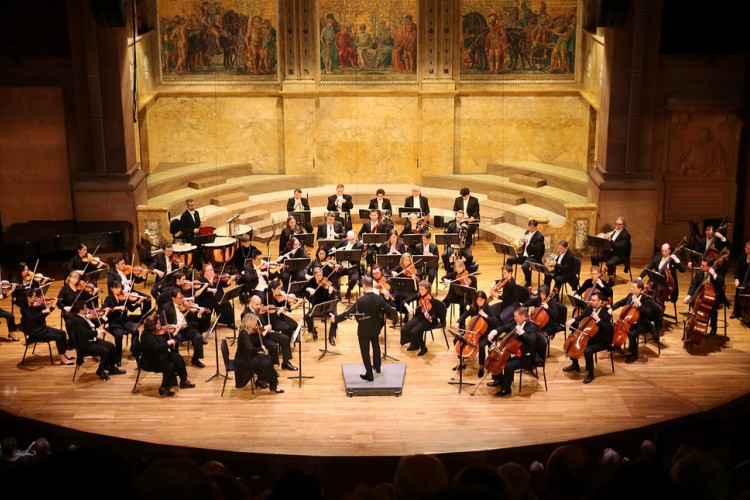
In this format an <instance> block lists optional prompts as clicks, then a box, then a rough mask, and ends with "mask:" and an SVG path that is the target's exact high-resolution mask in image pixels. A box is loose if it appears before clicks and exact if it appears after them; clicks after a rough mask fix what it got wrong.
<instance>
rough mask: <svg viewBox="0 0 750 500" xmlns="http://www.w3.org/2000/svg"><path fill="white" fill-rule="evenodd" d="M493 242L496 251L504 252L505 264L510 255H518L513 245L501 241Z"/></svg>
mask: <svg viewBox="0 0 750 500" xmlns="http://www.w3.org/2000/svg"><path fill="white" fill-rule="evenodd" d="M492 244H493V245H494V247H495V252H497V253H501V254H503V265H505V259H507V258H508V257H518V253H517V252H516V249H515V247H514V246H513V245H508V244H507V243H502V242H500V241H493V242H492Z"/></svg>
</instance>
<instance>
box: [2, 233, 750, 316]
mask: <svg viewBox="0 0 750 500" xmlns="http://www.w3.org/2000/svg"><path fill="white" fill-rule="evenodd" d="M748 285H750V241H746V242H745V253H744V254H742V255H741V256H740V259H739V260H738V261H737V267H735V268H734V286H735V287H736V288H737V290H736V292H735V295H734V309H733V310H732V315H731V316H730V319H735V318H741V317H742V305H743V304H742V300H743V298H742V297H741V295H748V294H750V290H748V289H747V287H748ZM8 324H9V325H10V322H9V323H8Z"/></svg>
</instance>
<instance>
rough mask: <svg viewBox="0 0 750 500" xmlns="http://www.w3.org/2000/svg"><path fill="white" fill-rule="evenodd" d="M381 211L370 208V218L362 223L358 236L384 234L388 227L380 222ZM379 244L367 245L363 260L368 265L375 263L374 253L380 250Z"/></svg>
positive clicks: (360, 237)
mask: <svg viewBox="0 0 750 500" xmlns="http://www.w3.org/2000/svg"><path fill="white" fill-rule="evenodd" d="M381 214H382V212H380V211H378V210H370V220H368V221H366V222H365V223H364V224H362V228H361V229H360V230H359V234H358V238H359V239H360V240H362V239H363V237H362V235H364V234H376V233H380V234H385V233H386V232H387V231H388V227H387V226H386V225H385V224H381V223H380V219H381ZM380 246H381V245H380V244H377V243H375V244H372V245H368V246H367V254H366V255H365V261H366V262H367V264H368V265H370V266H371V265H373V264H374V263H375V254H377V253H378V251H379V250H380Z"/></svg>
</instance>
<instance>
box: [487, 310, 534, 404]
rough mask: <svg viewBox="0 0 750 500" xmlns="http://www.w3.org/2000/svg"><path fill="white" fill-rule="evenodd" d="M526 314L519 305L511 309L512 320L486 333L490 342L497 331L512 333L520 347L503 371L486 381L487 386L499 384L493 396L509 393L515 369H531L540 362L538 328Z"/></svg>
mask: <svg viewBox="0 0 750 500" xmlns="http://www.w3.org/2000/svg"><path fill="white" fill-rule="evenodd" d="M528 315H529V313H528V311H527V310H526V308H525V307H519V308H518V309H516V310H515V311H513V320H514V322H512V323H508V324H507V325H505V326H502V327H500V328H498V329H497V330H492V331H491V332H490V333H489V334H488V335H487V339H488V340H489V341H490V342H492V341H494V340H495V338H496V337H497V335H498V333H501V332H508V335H512V336H513V337H514V338H515V340H518V341H520V342H521V347H520V348H519V349H518V351H516V352H515V353H513V354H511V357H510V359H508V362H507V363H505V369H504V370H503V373H502V374H500V375H492V381H491V382H487V385H488V386H489V387H497V386H500V390H499V391H498V392H496V393H495V396H500V397H502V396H508V395H510V394H511V389H510V388H511V386H512V385H513V376H514V374H515V372H516V370H521V369H523V370H533V369H534V367H535V366H537V365H538V364H539V362H540V358H539V354H538V353H537V344H538V339H537V333H538V328H537V326H536V325H535V324H534V323H532V322H531V321H529V319H528Z"/></svg>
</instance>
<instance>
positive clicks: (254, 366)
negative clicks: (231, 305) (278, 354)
mask: <svg viewBox="0 0 750 500" xmlns="http://www.w3.org/2000/svg"><path fill="white" fill-rule="evenodd" d="M234 372H235V387H237V388H238V389H242V388H243V387H245V386H246V385H247V384H248V382H250V380H251V379H252V378H253V375H257V377H258V379H257V380H258V381H257V385H258V387H264V388H265V387H270V390H271V392H272V393H274V394H281V393H282V392H284V391H283V390H282V389H279V388H278V384H279V374H278V373H277V372H276V370H274V369H273V361H271V357H270V356H269V355H268V354H266V350H265V347H263V343H262V342H261V340H260V326H259V321H258V317H257V316H256V315H255V314H246V315H245V316H243V317H242V329H241V330H240V333H239V336H238V338H237V352H236V353H235V355H234Z"/></svg>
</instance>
